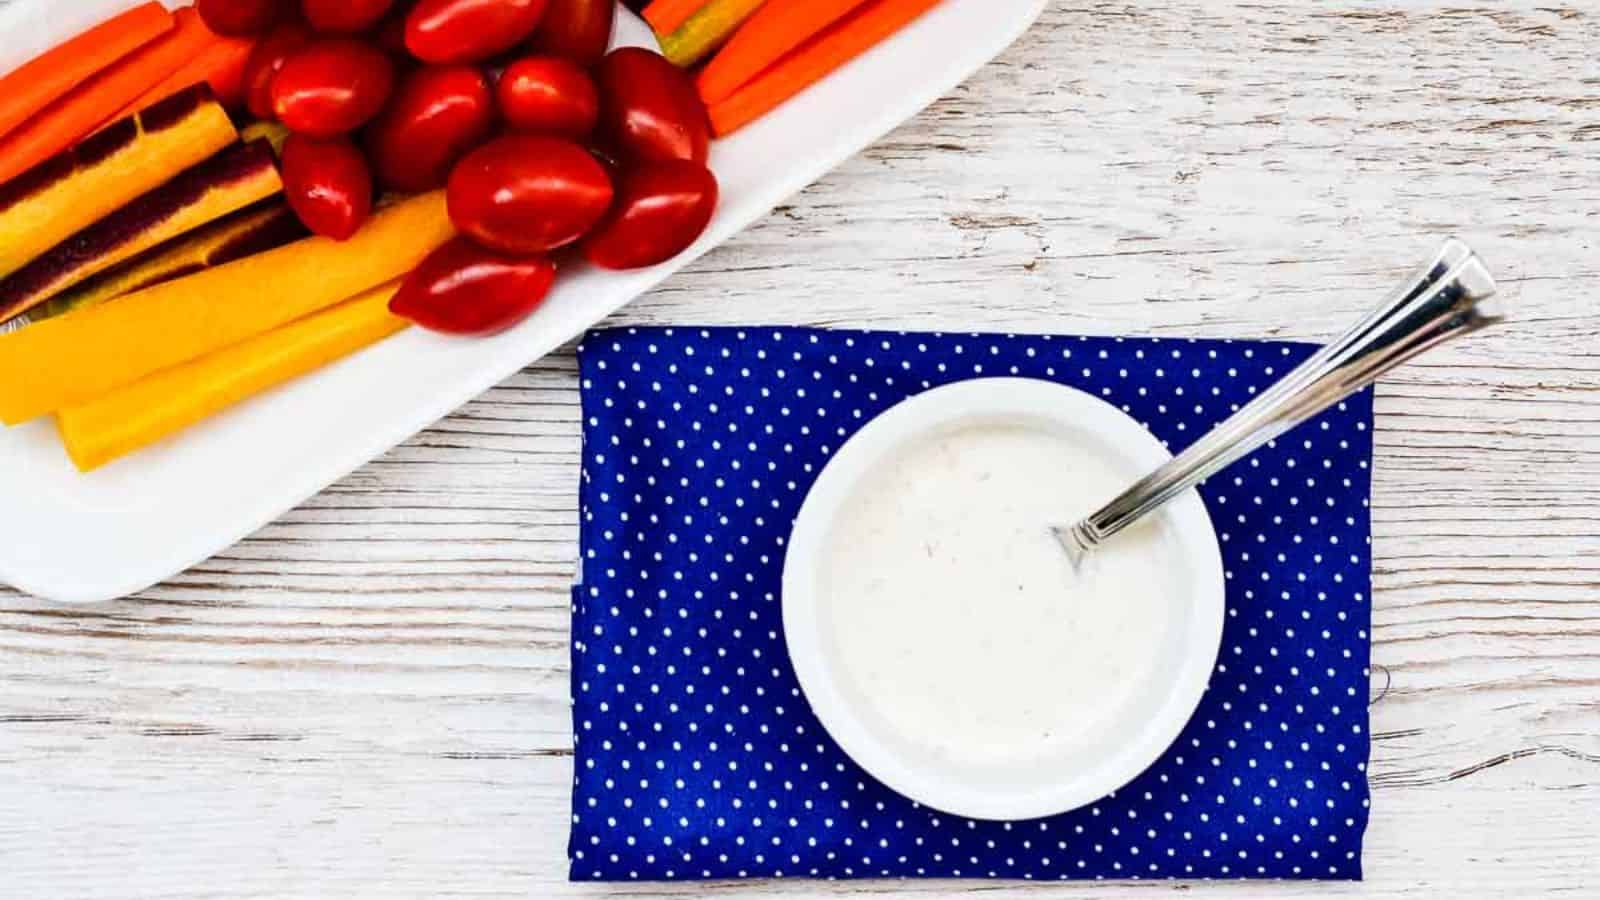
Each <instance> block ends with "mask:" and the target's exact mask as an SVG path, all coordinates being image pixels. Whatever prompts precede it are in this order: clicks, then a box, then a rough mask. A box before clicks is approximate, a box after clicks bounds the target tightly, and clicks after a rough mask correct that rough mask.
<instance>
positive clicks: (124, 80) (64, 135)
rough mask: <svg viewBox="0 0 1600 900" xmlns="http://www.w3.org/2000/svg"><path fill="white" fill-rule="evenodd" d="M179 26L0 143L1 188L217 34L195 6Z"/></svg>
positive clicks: (181, 14)
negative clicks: (201, 18) (4, 183)
mask: <svg viewBox="0 0 1600 900" xmlns="http://www.w3.org/2000/svg"><path fill="white" fill-rule="evenodd" d="M174 18H175V20H176V23H177V24H176V27H174V28H173V29H172V31H170V32H168V33H167V34H166V35H164V36H162V37H159V38H157V39H156V40H154V41H152V42H150V43H149V44H148V45H146V46H145V47H143V48H142V49H140V50H136V51H134V52H133V54H132V55H130V56H127V57H125V58H124V59H122V60H121V61H120V62H117V63H114V64H113V65H112V66H111V67H109V68H107V69H105V70H103V71H101V72H100V73H99V74H97V75H95V76H94V77H93V78H90V79H89V80H88V81H87V82H85V83H84V84H82V85H81V86H79V87H77V88H75V89H73V90H72V91H70V92H68V93H67V94H66V95H64V96H62V97H61V98H60V99H58V100H57V101H56V102H54V103H52V104H50V105H49V106H47V107H45V108H44V109H42V110H40V111H39V112H38V114H36V115H35V116H34V117H33V118H31V119H29V120H28V121H26V122H24V123H23V124H22V125H21V126H20V127H18V128H17V129H16V130H15V131H12V132H11V133H10V134H7V135H6V136H5V137H3V138H0V183H3V182H6V181H10V180H11V179H12V178H15V177H16V176H17V175H19V174H21V173H23V172H26V171H27V170H29V169H31V168H33V167H34V166H35V165H37V164H39V163H40V162H43V161H44V160H46V159H49V158H50V157H52V156H54V155H56V154H57V153H60V152H61V151H62V150H65V149H66V148H68V147H70V146H72V145H73V144H75V143H77V142H78V141H79V140H81V139H82V138H84V137H87V136H88V135H89V134H90V133H91V132H93V131H94V130H95V129H96V128H99V127H100V126H101V125H104V124H106V123H107V122H110V121H113V120H114V119H115V118H116V115H117V113H118V112H120V111H121V110H122V108H123V107H125V106H127V105H128V104H129V103H131V102H132V101H133V100H134V99H135V98H137V97H138V96H139V95H140V94H143V93H144V92H145V91H148V90H150V88H152V87H154V86H155V85H157V84H159V83H161V81H162V80H163V79H165V78H166V77H167V76H169V75H171V74H172V73H173V72H176V71H178V68H179V67H180V66H182V65H183V64H184V63H186V62H188V61H189V60H191V59H193V58H194V57H195V56H196V55H198V54H199V53H200V52H201V51H202V50H204V49H205V47H206V45H207V43H208V42H209V41H211V40H212V35H211V32H210V31H209V30H207V29H206V27H205V25H204V24H202V23H201V22H200V16H199V14H198V13H196V12H195V11H194V8H193V7H186V8H184V9H180V10H178V12H177V13H176V14H175V16H174Z"/></svg>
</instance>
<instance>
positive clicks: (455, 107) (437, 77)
mask: <svg viewBox="0 0 1600 900" xmlns="http://www.w3.org/2000/svg"><path fill="white" fill-rule="evenodd" d="M493 126H494V97H493V95H491V94H490V92H489V80H488V79H487V78H486V77H484V74H483V72H482V71H480V70H479V69H478V68H476V67H475V66H424V67H422V68H420V69H417V70H416V71H414V72H412V73H411V74H409V75H407V76H406V77H405V78H404V79H403V80H401V82H400V86H399V87H398V88H396V89H395V92H394V98H393V99H392V100H390V101H389V105H388V106H387V107H385V108H384V110H383V112H382V113H381V114H379V116H378V118H377V120H375V121H374V122H373V123H372V126H371V127H370V128H368V129H367V135H366V147H367V151H368V153H370V154H371V156H372V163H373V166H374V167H375V168H376V169H377V170H378V179H379V180H380V181H382V182H383V183H384V185H386V186H388V187H391V188H393V189H395V190H397V191H402V192H405V193H409V194H415V193H420V192H422V191H427V190H432V189H434V188H437V187H444V183H445V180H446V179H447V178H449V176H450V167H451V166H453V165H455V163H456V160H458V159H460V158H461V157H462V156H463V155H465V154H466V152H467V151H468V150H471V149H472V148H473V147H476V146H477V145H478V144H479V143H481V142H482V141H483V139H484V138H485V137H487V136H488V134H489V129H490V128H492V127H493Z"/></svg>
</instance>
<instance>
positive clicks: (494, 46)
mask: <svg viewBox="0 0 1600 900" xmlns="http://www.w3.org/2000/svg"><path fill="white" fill-rule="evenodd" d="M545 2H546V0H422V2H421V3H418V4H417V8H416V9H413V10H412V11H411V16H410V17H409V18H407V19H406V46H407V47H408V48H410V50H411V54H412V55H413V56H415V57H416V58H417V59H420V60H422V61H423V62H431V63H468V62H482V61H483V60H486V59H488V58H489V57H491V56H494V55H496V54H499V53H504V52H505V51H507V50H510V49H511V48H512V47H515V46H516V45H518V44H520V43H522V42H523V41H524V40H526V39H527V37H528V35H530V34H532V33H533V30H534V29H535V28H537V27H538V26H539V20H540V19H541V18H543V16H544V7H545Z"/></svg>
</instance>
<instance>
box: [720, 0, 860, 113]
mask: <svg viewBox="0 0 1600 900" xmlns="http://www.w3.org/2000/svg"><path fill="white" fill-rule="evenodd" d="M864 2H865V0H768V2H767V4H766V5H764V6H762V7H761V8H760V9H759V10H757V11H756V14H755V15H753V16H751V17H750V19H749V21H747V22H745V23H744V24H743V25H741V26H740V27H739V30H738V31H736V32H734V35H733V38H732V39H731V40H729V41H728V43H727V45H726V46H724V47H723V48H722V50H721V51H719V52H718V53H717V55H716V56H715V57H714V58H713V59H712V60H711V62H710V63H709V64H708V65H707V66H706V67H705V70H704V71H702V72H701V73H700V81H699V85H700V99H702V100H704V101H705V103H706V105H707V106H712V105H714V104H717V103H721V102H722V101H724V100H726V99H728V98H729V97H731V96H733V92H734V91H737V90H738V89H739V88H741V87H744V86H745V84H746V83H748V82H749V81H750V80H751V79H753V78H755V77H756V76H757V75H760V74H761V73H762V72H764V71H766V70H767V67H769V66H771V65H773V64H774V63H776V62H778V60H780V59H782V58H783V57H784V56H785V55H786V54H788V53H789V51H791V50H793V49H794V48H796V47H798V46H800V45H801V44H804V43H805V42H806V41H809V40H811V38H813V37H814V36H816V35H817V34H819V33H821V32H822V31H823V30H824V29H826V28H827V27H828V26H830V25H832V24H833V23H835V22H837V21H839V20H840V19H842V18H844V17H845V16H847V15H849V14H850V13H852V12H854V11H855V10H856V8H857V7H859V6H860V5H861V4H862V3H864Z"/></svg>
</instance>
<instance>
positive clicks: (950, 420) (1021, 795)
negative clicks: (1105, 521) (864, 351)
mask: <svg viewBox="0 0 1600 900" xmlns="http://www.w3.org/2000/svg"><path fill="white" fill-rule="evenodd" d="M979 424H1027V425H1029V426H1032V427H1044V428H1050V429H1058V430H1059V431H1060V433H1063V434H1070V435H1071V436H1072V437H1073V439H1074V440H1081V441H1083V442H1085V444H1086V446H1089V447H1093V448H1094V449H1096V450H1098V451H1100V452H1101V453H1102V454H1104V455H1105V456H1106V457H1107V458H1109V459H1112V460H1115V461H1118V462H1119V463H1120V464H1124V465H1125V473H1126V475H1127V478H1128V483H1132V481H1133V480H1135V479H1137V478H1138V477H1139V476H1141V475H1143V474H1145V473H1146V472H1148V471H1149V470H1151V469H1154V468H1155V467H1156V466H1158V465H1160V464H1161V463H1163V462H1165V461H1166V460H1167V459H1169V458H1170V454H1169V453H1168V452H1167V451H1166V449H1165V448H1163V447H1162V446H1161V444H1160V442H1158V441H1157V440H1156V439H1155V438H1154V437H1153V436H1151V434H1150V433H1149V432H1148V431H1146V430H1145V429H1144V427H1143V426H1141V425H1140V424H1139V423H1138V422H1136V421H1134V420H1133V419H1132V418H1130V417H1129V416H1127V415H1126V414H1125V413H1123V412H1122V411H1121V410H1119V409H1117V408H1116V407H1113V406H1111V405H1109V404H1107V403H1105V402H1104V401H1101V400H1099V399H1097V398H1095V397H1093V396H1091V395H1089V394H1085V393H1083V392H1081V391H1078V390H1074V389H1072V388H1068V387H1063V386H1060V385H1057V384H1053V383H1050V382H1046V381H1036V380H1033V379H1026V378H986V379H978V380H973V381H966V382H961V383H958V384H953V385H949V386H946V387H942V388H936V389H934V390H931V391H928V392H926V393H924V394H921V395H919V396H917V397H914V398H911V399H909V400H907V401H905V402H903V403H901V404H899V405H897V406H895V407H894V408H892V409H890V410H888V411H887V412H885V413H884V414H882V415H880V416H878V417H877V418H876V419H874V420H873V421H872V422H870V423H868V424H867V425H866V427H864V428H862V429H861V431H859V432H858V433H857V434H856V435H855V436H854V437H852V438H851V439H850V440H849V441H848V442H846V443H845V445H844V446H843V447H841V448H840V449H839V451H838V452H837V453H836V454H835V455H834V457H833V459H832V461H831V462H830V463H829V464H828V465H827V467H826V468H825V469H824V470H823V472H822V474H821V476H820V477H819V478H818V479H817V482H816V484H815V485H814V486H813V487H812V489H811V492H810V493H809V494H808V495H807V497H806V501H805V503H804V505H803V506H802V508H801V510H800V515H799V516H798V518H797V519H796V521H795V528H794V532H793V535H792V537H791V539H790V543H789V549H788V554H787V556H786V558H785V561H784V573H783V622H784V635H785V638H786V640H787V642H788V647H789V655H790V658H791V660H792V661H793V663H794V668H795V672H796V674H797V676H798V677H799V679H800V686H801V688H802V689H803V690H804V691H805V695H806V699H807V700H808V701H809V702H810V703H811V707H812V709H813V710H814V711H815V712H816V714H817V718H818V719H820V720H821V722H822V724H823V726H824V727H825V728H826V729H827V731H828V733H829V734H830V735H832V737H833V738H834V740H836V741H838V742H839V745H840V746H841V747H842V748H843V749H844V751H845V752H846V753H848V754H849V755H850V757H851V758H852V759H854V760H855V761H856V762H857V763H858V764H860V765H861V766H862V768H864V769H866V770H867V771H868V772H870V773H871V774H872V775H873V776H874V777H875V778H877V779H878V780H879V781H882V782H883V783H884V784H886V785H888V786H889V787H891V788H893V789H894V790H896V791H898V792H899V793H901V794H904V795H906V796H907V797H910V798H911V799H913V800H916V801H918V802H920V803H923V804H925V805H927V806H930V807H933V808H935V809H939V810H943V811H945V812H949V813H954V814H957V815H963V816H968V817H971V818H977V819H999V820H1017V819H1030V818H1037V817H1040V816H1046V815H1053V814H1056V813H1061V812H1066V811H1068V810H1071V809H1076V808H1078V807H1080V806H1084V805H1086V804H1089V803H1092V802H1093V801H1095V800H1097V799H1099V798H1101V797H1104V796H1105V795H1107V794H1109V793H1111V792H1112V791H1115V790H1116V789H1118V788H1120V787H1122V786H1123V785H1125V784H1127V783H1128V782H1129V781H1131V780H1133V778H1134V777H1135V776H1137V775H1138V774H1139V773H1141V772H1143V771H1144V770H1145V769H1146V768H1148V767H1149V766H1150V765H1151V763H1153V762H1155V760H1156V759H1157V758H1158V757H1159V756H1160V755H1161V754H1162V753H1163V752H1164V751H1165V750H1166V749H1167V748H1168V747H1169V746H1170V745H1171V744H1172V742H1173V741H1174V740H1175V739H1176V738H1177V736H1178V733H1179V732H1180V731H1181V730H1182V729H1183V727H1184V725H1185V724H1186V723H1187V722H1188V720H1189V717H1190V716H1191V715H1193V713H1194V710H1195V707H1196V706H1198V705H1199V702H1200V696H1201V694H1202V693H1203V692H1204V691H1205V687H1206V683H1207V681H1208V679H1209V678H1210V675H1211V669H1212V666H1213V665H1215V663H1216V659H1217V651H1218V646H1219V644H1220V642H1221V637H1222V621H1223V615H1224V600H1223V581H1224V577H1223V569H1222V557H1221V553H1220V551H1219V550H1218V547H1217V539H1216V533H1215V531H1214V530H1213V528H1212V525H1211V519H1210V517H1209V516H1208V515H1207V514H1206V510H1205V505H1204V504H1203V503H1202V502H1201V500H1200V496H1199V494H1198V493H1196V492H1195V491H1193V490H1190V491H1189V492H1188V493H1186V494H1184V495H1183V496H1181V497H1179V498H1177V499H1176V500H1174V501H1172V502H1171V503H1170V504H1168V505H1167V507H1166V508H1164V509H1163V510H1161V511H1160V512H1159V513H1157V515H1160V516H1164V517H1166V521H1165V522H1164V523H1162V527H1163V528H1164V529H1165V530H1166V531H1167V534H1168V538H1167V541H1168V543H1167V547H1168V548H1169V549H1170V550H1171V551H1172V552H1173V553H1174V554H1175V555H1176V557H1177V562H1176V563H1175V564H1174V570H1175V572H1176V573H1177V577H1175V578H1173V579H1171V581H1172V583H1173V584H1175V585H1181V586H1182V587H1178V588H1175V589H1174V590H1173V591H1171V592H1170V593H1171V596H1168V597H1166V598H1164V599H1165V601H1166V605H1165V613H1166V615H1167V616H1169V617H1170V618H1169V620H1168V621H1169V624H1170V626H1171V627H1169V628H1167V629H1166V636H1165V638H1164V639H1163V641H1162V642H1161V643H1158V644H1156V645H1152V646H1151V647H1150V648H1149V650H1150V654H1151V660H1152V662H1153V663H1154V666H1153V669H1152V670H1151V674H1150V675H1149V677H1148V678H1147V679H1146V682H1145V684H1144V685H1143V686H1142V687H1141V688H1140V689H1139V690H1138V691H1136V692H1135V695H1134V697H1133V698H1132V699H1130V700H1129V701H1128V702H1127V703H1125V704H1124V705H1123V706H1122V707H1121V711H1120V712H1119V713H1118V714H1117V716H1116V717H1115V718H1114V720H1113V721H1111V722H1109V723H1107V724H1106V725H1105V726H1104V727H1103V728H1100V729H1096V731H1095V733H1094V735H1092V736H1090V737H1088V738H1086V739H1085V740H1084V741H1083V742H1080V743H1078V744H1075V745H1073V746H1071V747H1069V748H1063V749H1061V750H1060V751H1059V754H1058V755H1049V754H1047V755H1045V756H1044V757H1042V758H1040V759H1038V760H1037V761H1035V762H1033V763H1031V764H1029V765H1023V766H1017V765H1012V766H995V767H991V768H987V769H984V768H975V767H971V766H966V767H957V764H955V763H951V762H949V761H948V760H945V759H941V758H940V755H938V754H933V753H927V752H919V751H921V750H922V749H923V748H919V747H917V746H915V745H914V744H913V743H912V742H910V741H908V740H906V739H905V738H904V737H903V736H901V735H898V734H894V733H892V732H891V730H890V728H889V726H888V725H887V723H886V722H885V721H884V719H883V717H882V716H880V715H876V714H874V713H873V712H872V711H871V709H870V704H869V703H868V702H867V698H865V697H864V696H863V695H862V692H861V689H860V688H859V686H855V685H851V684H846V683H844V682H845V680H846V679H845V678H844V677H843V676H842V674H841V672H840V668H841V667H840V666H839V665H838V664H837V663H836V662H835V660H836V657H837V654H835V653H833V652H831V648H830V638H829V634H830V623H829V621H828V618H829V612H828V607H829V605H828V603H827V598H826V597H825V596H824V595H823V589H822V587H821V585H822V584H824V583H825V581H824V579H823V574H824V573H823V572H822V569H821V567H822V559H823V558H824V555H825V553H824V551H825V548H826V546H827V538H828V535H829V532H830V529H831V527H832V525H833V522H834V520H835V518H836V516H837V515H838V514H839V512H840V510H841V508H842V507H843V506H844V505H845V503H846V502H847V501H848V500H849V499H850V498H851V497H852V495H853V494H854V492H855V491H856V490H857V488H858V485H859V484H860V483H861V479H862V477H863V476H864V475H866V474H867V473H869V472H871V471H872V470H873V469H874V467H875V465H876V464H877V463H878V462H879V461H880V460H882V459H883V458H884V457H885V456H886V455H887V454H888V453H890V452H891V451H895V450H897V449H900V448H902V447H904V446H905V445H906V444H907V443H908V442H916V441H918V440H923V439H927V438H930V437H931V436H933V435H936V434H940V433H943V432H947V431H949V430H951V429H955V428H961V427H966V426H972V425H979ZM1108 499H1109V498H1108ZM1052 752H1054V751H1052Z"/></svg>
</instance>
